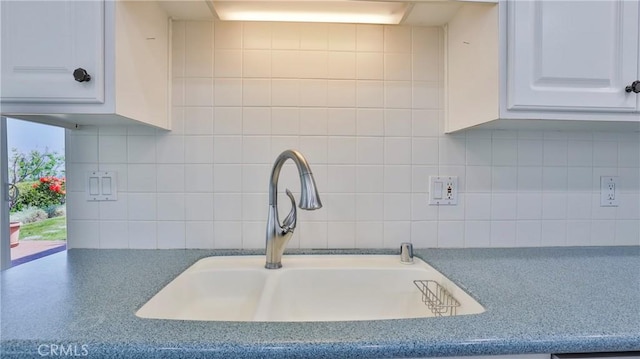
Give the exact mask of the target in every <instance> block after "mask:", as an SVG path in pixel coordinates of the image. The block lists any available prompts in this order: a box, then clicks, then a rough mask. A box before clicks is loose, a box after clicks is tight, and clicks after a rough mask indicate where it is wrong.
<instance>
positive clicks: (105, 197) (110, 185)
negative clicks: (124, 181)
mask: <svg viewBox="0 0 640 359" xmlns="http://www.w3.org/2000/svg"><path fill="white" fill-rule="evenodd" d="M116 182H117V174H116V172H113V171H91V172H87V180H86V194H87V201H117V200H118V188H117V186H116Z"/></svg>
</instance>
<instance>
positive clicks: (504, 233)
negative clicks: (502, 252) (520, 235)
mask: <svg viewBox="0 0 640 359" xmlns="http://www.w3.org/2000/svg"><path fill="white" fill-rule="evenodd" d="M516 224H517V223H516V221H491V247H498V248H501V247H516V238H517V227H516Z"/></svg>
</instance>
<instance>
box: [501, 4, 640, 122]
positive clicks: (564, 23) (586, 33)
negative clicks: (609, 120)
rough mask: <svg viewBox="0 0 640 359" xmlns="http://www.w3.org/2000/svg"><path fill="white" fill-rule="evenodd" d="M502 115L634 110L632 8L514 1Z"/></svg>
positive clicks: (635, 40)
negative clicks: (506, 112)
mask: <svg viewBox="0 0 640 359" xmlns="http://www.w3.org/2000/svg"><path fill="white" fill-rule="evenodd" d="M507 26H508V27H507V33H508V34H509V35H512V36H508V43H507V49H508V53H507V65H508V73H507V77H508V85H507V86H508V93H507V100H508V109H510V110H517V109H531V110H535V109H540V108H544V109H552V110H578V111H613V112H615V111H623V112H633V111H636V109H637V97H636V96H631V95H629V94H628V93H627V92H625V87H626V86H628V85H630V84H631V83H632V82H633V81H634V80H637V79H638V37H639V34H638V29H639V28H638V1H629V0H608V1H592V0H590V1H549V0H535V1H514V2H512V3H509V15H508V25H507Z"/></svg>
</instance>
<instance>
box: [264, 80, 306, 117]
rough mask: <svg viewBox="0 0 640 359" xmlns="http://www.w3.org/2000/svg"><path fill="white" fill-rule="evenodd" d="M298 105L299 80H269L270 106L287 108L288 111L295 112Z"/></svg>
mask: <svg viewBox="0 0 640 359" xmlns="http://www.w3.org/2000/svg"><path fill="white" fill-rule="evenodd" d="M299 104H300V80H298V79H276V78H274V79H272V80H271V105H272V106H281V107H289V108H290V109H294V110H297V106H298V105H299ZM274 110H275V108H274Z"/></svg>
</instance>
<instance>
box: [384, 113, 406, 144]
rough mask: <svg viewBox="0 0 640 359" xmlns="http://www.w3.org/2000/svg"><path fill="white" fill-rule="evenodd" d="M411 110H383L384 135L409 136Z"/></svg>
mask: <svg viewBox="0 0 640 359" xmlns="http://www.w3.org/2000/svg"><path fill="white" fill-rule="evenodd" d="M411 126H412V121H411V110H408V109H386V110H384V135H385V136H390V137H401V136H411V135H412V134H411Z"/></svg>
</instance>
